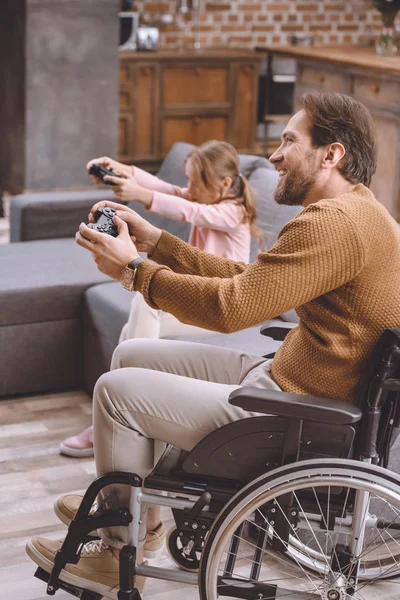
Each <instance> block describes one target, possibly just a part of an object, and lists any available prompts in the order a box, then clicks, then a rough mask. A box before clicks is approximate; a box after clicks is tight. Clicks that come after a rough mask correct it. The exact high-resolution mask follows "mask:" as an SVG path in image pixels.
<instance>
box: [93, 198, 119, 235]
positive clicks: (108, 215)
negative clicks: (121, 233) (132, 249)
mask: <svg viewBox="0 0 400 600" xmlns="http://www.w3.org/2000/svg"><path fill="white" fill-rule="evenodd" d="M115 212H116V211H115V210H114V208H109V207H108V206H100V208H98V209H97V210H96V212H95V215H94V221H95V222H94V223H89V225H88V227H90V229H94V230H95V231H100V233H107V235H112V237H117V236H118V228H117V226H116V225H115V224H114V223H113V217H114V215H115Z"/></svg>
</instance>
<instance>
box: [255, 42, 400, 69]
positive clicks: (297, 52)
mask: <svg viewBox="0 0 400 600" xmlns="http://www.w3.org/2000/svg"><path fill="white" fill-rule="evenodd" d="M257 51H259V52H273V53H274V54H279V55H285V56H291V57H294V58H296V57H302V58H311V59H313V60H316V61H317V60H321V61H324V62H331V63H337V64H341V65H352V66H356V67H361V68H364V69H368V70H369V71H379V72H382V73H391V74H395V75H400V56H379V55H378V54H376V51H375V48H360V47H359V46H258V47H257Z"/></svg>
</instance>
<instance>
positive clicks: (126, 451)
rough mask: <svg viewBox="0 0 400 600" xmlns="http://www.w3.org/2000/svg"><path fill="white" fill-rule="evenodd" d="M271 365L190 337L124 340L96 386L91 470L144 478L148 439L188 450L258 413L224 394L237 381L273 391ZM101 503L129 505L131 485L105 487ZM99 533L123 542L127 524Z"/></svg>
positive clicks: (151, 446)
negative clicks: (233, 403) (185, 339)
mask: <svg viewBox="0 0 400 600" xmlns="http://www.w3.org/2000/svg"><path fill="white" fill-rule="evenodd" d="M270 364H271V360H266V359H265V358H262V357H258V356H251V355H249V354H246V353H245V352H240V351H237V350H230V349H227V348H219V347H216V346H208V345H205V344H196V343H192V342H180V341H173V340H149V339H137V340H128V341H126V342H123V343H122V344H120V345H119V346H118V348H117V349H116V350H115V352H114V356H113V359H112V363H111V369H112V370H111V371H110V372H109V373H106V374H104V375H102V376H101V377H100V379H99V380H98V382H97V384H96V387H95V391H94V398H93V402H94V406H93V423H94V448H95V457H96V467H97V474H98V475H102V474H104V473H107V472H110V471H129V472H132V473H137V474H138V475H140V477H142V478H144V477H146V476H147V475H148V474H149V473H150V472H151V470H152V468H153V466H154V457H155V442H154V440H161V441H162V442H165V443H169V444H173V445H174V446H177V447H178V448H182V449H183V450H191V449H192V448H193V447H194V446H195V445H196V444H197V443H198V442H199V441H200V440H201V439H202V438H204V437H205V436H206V435H207V434H208V433H210V432H212V431H214V430H215V429H218V428H219V427H222V426H223V425H225V424H226V423H230V422H232V421H236V420H238V419H243V418H246V417H250V416H254V415H255V414H258V413H251V412H246V411H244V410H242V409H241V408H238V407H236V406H231V405H230V404H229V402H228V397H229V395H230V393H231V392H233V390H235V389H237V388H238V387H240V386H243V385H249V386H252V387H262V388H269V389H275V390H279V389H280V388H279V387H278V385H277V384H276V383H275V382H274V381H273V380H272V379H271V377H270ZM104 503H106V504H107V506H108V507H115V506H129V488H128V487H127V486H114V487H113V489H112V490H111V489H108V490H106V491H105V492H104V493H103V504H104ZM142 520H143V522H144V523H145V514H144V515H143V519H142ZM144 537H145V529H143V531H142V532H141V538H142V539H144ZM102 538H103V540H104V541H105V542H106V543H108V544H109V545H112V546H114V547H119V548H120V547H122V546H123V545H124V544H125V543H127V528H117V527H115V528H109V529H107V530H106V529H105V530H103V531H102Z"/></svg>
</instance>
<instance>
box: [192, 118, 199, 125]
mask: <svg viewBox="0 0 400 600" xmlns="http://www.w3.org/2000/svg"><path fill="white" fill-rule="evenodd" d="M192 123H193V125H195V126H196V127H197V125H200V117H193V119H192Z"/></svg>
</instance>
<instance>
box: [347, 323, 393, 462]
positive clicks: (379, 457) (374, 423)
mask: <svg viewBox="0 0 400 600" xmlns="http://www.w3.org/2000/svg"><path fill="white" fill-rule="evenodd" d="M365 372H366V375H365V377H364V379H363V381H362V382H361V384H360V388H359V394H358V406H359V407H360V408H361V409H362V411H363V418H362V421H361V424H360V427H359V428H358V432H357V436H356V443H355V447H356V455H358V456H362V457H364V458H371V459H372V460H373V462H376V463H379V464H381V465H383V466H387V463H388V460H389V451H390V447H391V446H392V445H393V443H394V441H395V439H396V437H397V436H398V434H399V432H400V328H392V329H386V330H385V331H384V332H383V334H382V336H381V337H380V339H379V341H378V343H377V344H376V346H375V348H374V350H373V352H372V354H371V358H370V361H369V364H368V365H367V368H366V371H365Z"/></svg>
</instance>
